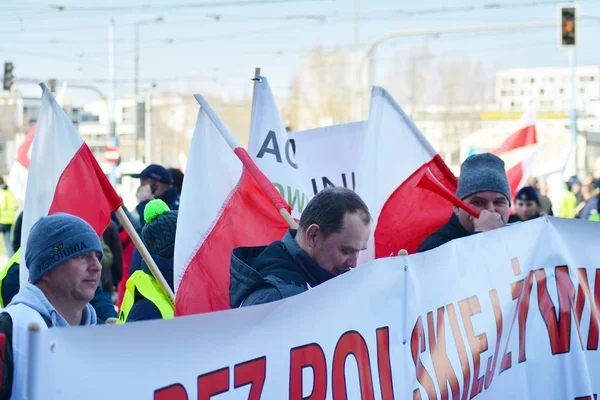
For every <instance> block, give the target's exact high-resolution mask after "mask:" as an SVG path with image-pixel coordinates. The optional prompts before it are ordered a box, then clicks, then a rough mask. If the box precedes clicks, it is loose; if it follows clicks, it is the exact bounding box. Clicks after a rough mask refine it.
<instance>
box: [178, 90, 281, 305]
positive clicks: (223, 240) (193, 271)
mask: <svg viewBox="0 0 600 400" xmlns="http://www.w3.org/2000/svg"><path fill="white" fill-rule="evenodd" d="M196 99H197V100H198V102H199V103H200V104H201V108H200V111H199V113H198V119H197V122H196V128H195V130H194V136H193V138H192V142H191V145H190V152H189V156H188V161H187V166H186V171H185V179H184V181H183V189H182V193H181V202H180V206H179V217H178V222H177V235H176V241H175V259H174V265H175V270H174V277H175V293H176V297H175V315H190V314H199V313H205V312H211V311H218V310H224V309H229V308H231V306H230V302H229V280H230V279H229V264H230V258H231V251H232V250H233V249H234V248H235V247H239V246H261V245H265V244H269V243H271V242H273V241H275V240H279V239H281V238H282V237H283V236H284V235H285V232H286V231H287V229H289V227H288V225H287V224H286V223H285V222H284V220H283V219H282V218H281V216H280V213H279V212H278V209H281V208H285V209H287V210H288V212H290V208H289V206H288V205H287V203H286V202H285V200H283V198H282V197H281V195H280V194H279V192H278V191H277V190H276V189H275V187H274V186H273V185H272V184H271V182H270V181H269V180H268V179H267V178H266V177H265V176H264V175H262V173H260V171H259V170H258V168H257V167H256V165H255V164H254V163H253V162H252V160H251V159H250V156H249V155H248V153H247V152H246V151H245V150H244V149H243V148H242V147H241V146H240V144H239V143H238V142H237V141H236V140H235V138H234V137H233V135H231V134H230V133H229V132H228V130H227V128H225V127H224V125H222V123H221V122H220V120H218V117H217V116H216V114H214V111H212V109H211V108H210V106H208V104H207V103H206V102H205V100H204V99H203V98H202V97H201V96H196Z"/></svg>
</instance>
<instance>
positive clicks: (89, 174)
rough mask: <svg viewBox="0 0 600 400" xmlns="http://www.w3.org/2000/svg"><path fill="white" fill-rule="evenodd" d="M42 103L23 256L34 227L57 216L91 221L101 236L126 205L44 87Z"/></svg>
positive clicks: (24, 275)
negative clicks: (41, 219)
mask: <svg viewBox="0 0 600 400" xmlns="http://www.w3.org/2000/svg"><path fill="white" fill-rule="evenodd" d="M41 87H42V91H43V93H42V104H41V107H40V113H39V116H38V120H37V124H36V133H35V136H34V139H33V145H32V151H31V162H30V165H29V177H28V179H27V192H26V196H25V211H24V212H23V231H22V236H21V237H22V239H21V249H22V254H25V251H26V244H27V237H28V236H29V231H30V229H31V227H32V226H33V224H34V223H35V222H36V221H37V220H38V219H40V218H41V217H43V216H46V215H51V214H54V213H57V212H65V213H69V214H72V215H76V216H78V217H80V218H83V219H84V220H86V221H87V222H88V223H89V224H90V225H91V226H92V227H93V228H94V230H95V231H96V232H97V233H98V236H100V235H101V234H102V232H104V230H105V229H106V227H107V226H108V224H109V222H110V217H111V215H110V213H111V211H114V210H116V209H118V208H119V207H120V206H121V199H120V198H119V196H118V195H117V193H116V192H115V190H114V188H113V187H112V185H111V184H110V182H109V181H108V179H107V178H106V175H104V173H103V172H102V169H101V168H100V166H99V165H98V162H97V161H96V159H95V158H94V155H93V154H92V152H91V151H90V149H89V147H88V146H87V145H86V144H85V143H84V141H83V139H82V138H81V136H80V135H79V133H78V132H77V130H76V129H75V127H74V126H73V124H72V122H71V119H70V118H69V117H68V116H67V114H66V113H65V112H64V111H63V109H62V108H61V107H60V105H58V103H57V102H56V100H55V99H54V97H53V96H52V94H51V93H50V90H49V89H48V88H47V87H46V85H44V84H42V85H41ZM28 275H29V274H28V271H27V268H26V265H25V257H22V258H21V268H20V278H21V283H24V282H26V281H27V279H28Z"/></svg>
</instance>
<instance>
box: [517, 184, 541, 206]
mask: <svg viewBox="0 0 600 400" xmlns="http://www.w3.org/2000/svg"><path fill="white" fill-rule="evenodd" d="M517 200H523V201H535V202H536V203H537V204H538V206H539V205H540V198H539V196H538V194H537V190H535V188H534V187H532V186H525V187H524V188H522V189H521V190H519V191H518V192H517V195H516V196H515V201H517Z"/></svg>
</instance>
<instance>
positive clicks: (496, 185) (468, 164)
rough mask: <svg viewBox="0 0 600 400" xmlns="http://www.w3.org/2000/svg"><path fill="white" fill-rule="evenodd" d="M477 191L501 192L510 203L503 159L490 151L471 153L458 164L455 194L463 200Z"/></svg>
mask: <svg viewBox="0 0 600 400" xmlns="http://www.w3.org/2000/svg"><path fill="white" fill-rule="evenodd" d="M478 192H497V193H501V194H503V195H504V196H505V197H506V199H507V200H508V204H509V205H510V204H511V195H510V185H509V184H508V178H507V177H506V171H505V170H504V161H502V160H501V159H500V158H499V157H497V156H495V155H493V154H491V153H483V154H473V155H472V156H469V157H468V158H467V159H466V160H465V161H464V162H463V163H462V165H461V166H460V177H459V178H458V188H457V189H456V195H457V196H458V197H459V198H461V199H463V200H464V199H465V198H467V197H469V196H470V195H472V194H474V193H478Z"/></svg>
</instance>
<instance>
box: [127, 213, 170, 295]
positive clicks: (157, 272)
mask: <svg viewBox="0 0 600 400" xmlns="http://www.w3.org/2000/svg"><path fill="white" fill-rule="evenodd" d="M116 214H117V218H118V219H119V221H120V222H121V225H123V227H124V228H125V230H126V231H127V233H128V234H129V237H131V240H132V241H133V243H134V244H135V247H136V248H137V249H138V251H139V252H140V255H141V256H142V258H143V259H144V261H145V262H146V265H147V266H148V268H149V269H150V272H152V275H154V278H156V281H157V282H158V283H159V285H160V286H161V287H162V288H163V290H164V291H165V293H166V295H167V297H168V298H169V300H170V301H171V304H173V305H174V304H175V294H174V293H173V291H172V290H171V287H170V286H169V284H168V283H167V281H166V280H165V277H164V276H163V274H162V273H161V272H160V270H159V269H158V266H157V265H156V263H155V262H154V259H153V258H152V256H151V255H150V252H149V251H148V249H147V248H146V246H145V245H144V242H142V239H141V238H140V235H138V233H137V231H136V230H135V228H134V227H133V225H132V224H131V221H129V218H127V214H125V211H124V210H123V207H122V206H121V207H119V208H118V209H117V211H116Z"/></svg>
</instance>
